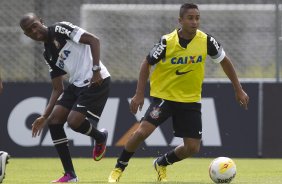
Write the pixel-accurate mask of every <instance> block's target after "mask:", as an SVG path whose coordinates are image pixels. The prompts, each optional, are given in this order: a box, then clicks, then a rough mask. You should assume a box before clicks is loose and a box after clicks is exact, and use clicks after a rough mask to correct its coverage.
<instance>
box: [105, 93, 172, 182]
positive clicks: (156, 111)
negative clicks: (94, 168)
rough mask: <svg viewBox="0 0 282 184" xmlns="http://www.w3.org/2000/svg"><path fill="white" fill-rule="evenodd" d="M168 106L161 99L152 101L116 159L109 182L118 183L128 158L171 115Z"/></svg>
mask: <svg viewBox="0 0 282 184" xmlns="http://www.w3.org/2000/svg"><path fill="white" fill-rule="evenodd" d="M169 104H170V103H169V102H167V101H164V100H162V99H158V98H154V99H153V102H152V103H151V105H150V107H149V108H148V110H147V112H146V114H145V116H144V118H143V120H142V121H141V123H140V125H139V127H138V128H137V130H136V131H135V132H134V133H133V134H132V135H131V137H130V138H129V140H128V142H127V143H126V145H125V147H124V149H123V151H122V153H121V155H120V156H119V158H118V159H117V163H116V166H115V169H114V170H113V171H112V172H111V173H110V176H109V178H108V181H109V182H111V183H114V182H118V181H119V179H120V177H121V174H122V172H123V171H124V170H125V168H126V167H127V165H128V162H129V160H130V158H131V157H132V156H133V154H134V153H135V150H136V149H137V148H138V147H139V145H140V144H141V143H142V142H143V141H144V140H145V139H146V138H147V137H148V136H149V135H151V134H152V132H153V131H154V130H155V129H156V128H157V127H158V126H159V125H160V124H161V123H163V122H164V121H165V120H166V119H167V118H168V117H169V116H170V115H171V113H170V105H169Z"/></svg>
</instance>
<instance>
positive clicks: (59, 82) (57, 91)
mask: <svg viewBox="0 0 282 184" xmlns="http://www.w3.org/2000/svg"><path fill="white" fill-rule="evenodd" d="M52 86H53V89H52V93H51V96H50V99H49V102H48V104H47V106H46V109H45V111H44V113H43V114H42V115H41V116H40V117H39V118H37V119H36V120H35V121H34V122H33V123H32V137H36V136H37V135H38V136H39V135H40V133H41V131H42V129H43V127H44V126H45V124H46V119H47V118H48V117H49V115H50V114H51V112H52V110H53V108H54V106H55V104H56V101H57V99H58V98H59V97H60V95H61V94H62V93H63V91H64V84H63V76H58V77H55V78H53V79H52Z"/></svg>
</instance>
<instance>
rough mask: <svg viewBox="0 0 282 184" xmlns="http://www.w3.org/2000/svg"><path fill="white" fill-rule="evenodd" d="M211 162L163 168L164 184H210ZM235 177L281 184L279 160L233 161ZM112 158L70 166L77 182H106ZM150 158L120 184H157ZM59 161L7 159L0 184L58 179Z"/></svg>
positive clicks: (137, 162)
mask: <svg viewBox="0 0 282 184" xmlns="http://www.w3.org/2000/svg"><path fill="white" fill-rule="evenodd" d="M211 160H212V159H206V158H205V159H202V158H192V159H186V160H184V161H182V162H179V163H175V164H174V165H173V166H169V167H168V168H167V174H168V180H169V182H167V184H176V183H179V184H184V183H186V184H208V183H209V184H211V183H212V181H211V180H210V178H209V175H208V166H209V164H210V162H211ZM233 160H234V161H235V163H236V166H237V175H236V177H235V179H234V180H233V182H232V183H245V184H252V183H255V184H268V183H273V184H274V183H275V184H282V159H233ZM115 162H116V158H104V159H103V160H101V161H99V162H95V161H93V160H92V159H90V158H89V159H88V158H87V159H86V158H75V159H73V163H74V166H75V169H76V174H77V175H78V177H79V183H92V184H95V183H107V178H108V175H109V173H110V172H111V170H112V169H113V167H114V165H115ZM152 162H153V158H133V159H132V160H131V161H130V164H129V166H128V167H127V169H126V170H125V172H124V173H123V176H122V177H121V181H120V182H119V183H120V184H122V183H127V184H129V183H132V184H134V183H137V184H138V183H157V182H156V173H155V170H154V168H153V166H152ZM62 173H63V169H62V166H61V163H60V161H59V159H54V158H40V159H39V158H33V159H22V158H11V159H10V160H9V164H8V165H7V170H6V177H5V180H4V181H3V184H40V183H50V181H51V180H54V179H57V178H59V177H60V176H62Z"/></svg>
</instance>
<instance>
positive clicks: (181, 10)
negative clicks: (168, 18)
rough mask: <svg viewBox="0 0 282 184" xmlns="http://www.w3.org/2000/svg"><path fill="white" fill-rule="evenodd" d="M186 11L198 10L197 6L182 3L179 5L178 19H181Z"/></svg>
mask: <svg viewBox="0 0 282 184" xmlns="http://www.w3.org/2000/svg"><path fill="white" fill-rule="evenodd" d="M188 9H199V8H198V6H197V5H196V4H194V3H184V4H183V5H181V7H180V10H179V17H183V15H184V13H185V11H186V10H188Z"/></svg>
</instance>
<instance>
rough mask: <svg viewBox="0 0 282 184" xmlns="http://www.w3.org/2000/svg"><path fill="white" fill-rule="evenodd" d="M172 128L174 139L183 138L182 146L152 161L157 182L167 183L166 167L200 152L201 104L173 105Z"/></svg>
mask: <svg viewBox="0 0 282 184" xmlns="http://www.w3.org/2000/svg"><path fill="white" fill-rule="evenodd" d="M174 105H175V106H174V114H173V128H174V132H175V133H174V135H175V136H176V137H182V138H183V144H181V145H179V146H177V147H176V148H175V149H174V150H171V151H169V152H167V153H166V154H164V155H163V156H161V157H159V158H157V159H156V160H155V161H154V167H155V169H156V171H157V172H158V180H159V181H167V179H166V166H168V165H172V164H173V163H175V162H179V161H181V160H183V159H185V158H188V157H191V156H192V155H194V154H196V153H198V152H199V150H200V145H201V137H202V120H201V104H198V103H188V104H185V103H175V104H174Z"/></svg>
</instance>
